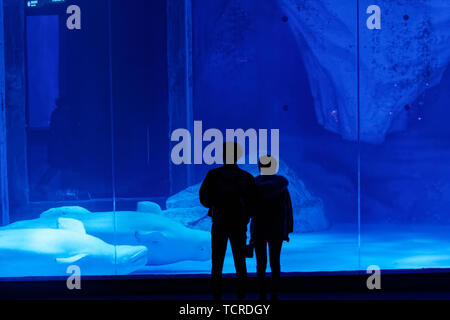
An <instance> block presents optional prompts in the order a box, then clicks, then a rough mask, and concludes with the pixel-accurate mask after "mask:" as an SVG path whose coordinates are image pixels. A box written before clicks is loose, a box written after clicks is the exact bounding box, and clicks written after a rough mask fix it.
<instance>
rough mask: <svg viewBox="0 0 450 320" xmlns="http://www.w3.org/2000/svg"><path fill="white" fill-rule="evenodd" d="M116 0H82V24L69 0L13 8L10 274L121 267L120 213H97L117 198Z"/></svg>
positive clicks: (1, 246)
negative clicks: (110, 6)
mask: <svg viewBox="0 0 450 320" xmlns="http://www.w3.org/2000/svg"><path fill="white" fill-rule="evenodd" d="M24 4H27V5H28V6H27V7H26V9H25V10H24ZM106 4H107V1H77V5H78V7H77V8H79V9H80V10H81V12H82V15H81V16H80V17H79V18H80V19H81V22H80V23H81V24H80V27H81V29H78V28H77V26H78V20H77V19H78V18H77V12H78V11H77V10H78V9H77V8H75V9H74V10H75V11H73V15H72V14H67V13H66V10H67V7H68V4H65V3H53V2H51V1H31V2H30V1H28V2H25V1H23V2H21V1H11V2H9V5H8V6H5V7H4V9H5V10H6V12H5V56H6V59H5V65H6V115H5V117H6V119H5V122H6V126H7V150H6V151H7V160H8V170H7V172H8V179H7V181H6V182H7V183H8V192H9V195H6V194H5V192H4V191H3V190H2V191H3V195H4V197H3V199H2V201H3V202H5V201H7V202H9V211H8V212H5V211H4V212H2V213H3V217H4V218H3V224H5V225H6V226H5V227H3V228H2V229H1V230H0V260H1V261H8V263H1V265H0V277H23V276H56V275H58V276H62V275H67V271H68V267H69V266H71V265H76V266H78V267H80V269H81V270H80V272H81V275H83V276H85V275H94V274H95V275H106V274H114V273H115V260H116V255H115V252H116V250H115V247H114V246H113V245H112V242H113V241H112V239H113V235H114V219H113V216H112V215H111V214H110V215H109V216H97V215H94V214H93V212H102V211H109V212H112V207H113V206H112V205H113V201H112V179H111V172H112V167H111V134H110V131H111V127H110V101H109V95H110V93H109V92H110V88H109V42H108V15H107V14H108V10H106V8H107V7H106ZM71 16H72V17H71ZM69 27H70V28H69ZM2 61H3V60H2ZM25 97H26V98H25ZM3 151H4V150H3ZM3 165H4V164H3ZM3 185H4V184H2V186H3ZM84 232H86V233H87V234H88V235H87V236H86V235H85V234H84ZM72 271H73V270H72Z"/></svg>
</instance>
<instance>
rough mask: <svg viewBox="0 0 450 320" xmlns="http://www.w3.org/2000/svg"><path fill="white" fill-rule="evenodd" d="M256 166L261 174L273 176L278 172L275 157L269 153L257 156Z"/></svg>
mask: <svg viewBox="0 0 450 320" xmlns="http://www.w3.org/2000/svg"><path fill="white" fill-rule="evenodd" d="M258 168H259V172H260V173H261V175H262V176H273V175H275V174H277V172H278V163H277V159H275V158H274V157H272V156H270V155H267V156H262V157H260V158H259V161H258Z"/></svg>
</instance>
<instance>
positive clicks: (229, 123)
mask: <svg viewBox="0 0 450 320" xmlns="http://www.w3.org/2000/svg"><path fill="white" fill-rule="evenodd" d="M171 3H172V1H167V2H166V1H147V2H143V1H137V0H131V1H127V2H126V4H124V3H123V2H121V1H112V2H111V6H108V1H106V0H99V1H95V3H93V1H87V0H80V1H79V6H80V8H81V9H82V13H83V14H82V18H81V19H82V21H81V23H82V24H81V26H82V27H81V30H68V29H67V27H66V23H65V22H66V18H67V14H66V12H65V9H66V8H65V5H64V4H57V5H51V4H49V5H48V6H44V7H39V8H28V9H27V11H26V15H27V17H26V18H25V21H26V24H27V29H26V30H27V33H26V34H23V33H22V34H21V33H20V32H19V31H17V32H16V31H15V32H14V33H11V32H10V33H9V34H13V36H11V38H7V39H6V40H7V41H6V44H5V56H6V60H5V61H6V70H7V72H10V74H9V75H10V76H9V77H7V78H6V79H7V86H6V95H7V101H6V109H7V110H8V108H11V110H13V108H15V109H14V110H16V113H12V112H10V113H9V112H7V114H6V118H5V121H6V122H7V123H8V131H7V132H11V133H9V134H8V133H7V136H6V137H7V142H8V145H7V149H0V152H5V154H6V152H7V156H8V163H7V164H6V170H7V172H8V179H6V180H5V179H4V180H5V181H6V182H7V183H8V188H7V191H8V192H2V195H3V199H2V200H3V204H5V203H6V204H8V206H9V210H6V209H5V208H6V207H5V206H4V207H3V209H2V220H1V221H0V224H1V225H3V228H0V258H1V259H2V263H3V261H8V263H7V265H4V266H3V267H2V268H1V272H0V277H7V276H18V277H20V276H34V275H36V276H41V275H45V276H47V275H48V276H52V275H64V274H66V267H67V265H66V264H64V263H63V264H61V263H60V261H61V260H57V259H59V258H63V259H69V260H68V261H67V260H64V261H66V262H72V263H73V264H80V265H82V268H84V271H83V270H82V272H86V273H87V274H98V275H111V274H124V273H130V274H171V273H176V274H185V273H208V272H209V271H210V265H211V261H210V260H209V259H208V258H204V257H202V258H201V259H200V257H201V255H202V254H205V251H204V250H209V248H203V247H204V243H205V240H204V239H205V237H207V236H208V231H209V227H210V221H208V220H203V221H202V222H201V223H200V224H196V225H192V222H193V221H196V220H198V219H199V218H201V217H202V216H203V215H204V214H205V209H204V208H203V209H202V208H201V207H200V205H199V202H198V199H197V198H196V193H195V192H190V190H192V189H190V188H191V187H192V186H194V189H195V186H198V184H199V183H200V182H201V181H202V179H203V178H204V177H205V175H206V173H207V171H208V170H210V169H212V168H214V167H216V166H217V165H216V164H215V165H207V164H205V163H204V161H203V162H202V163H201V164H181V165H177V164H175V163H173V162H172V160H171V152H172V150H173V148H174V147H175V145H176V144H177V142H174V141H171V140H170V137H171V135H172V133H173V132H174V131H175V130H177V129H186V130H188V131H189V132H190V134H191V138H192V140H191V143H192V161H194V154H195V153H196V152H195V149H194V143H195V139H196V138H195V137H196V135H195V133H194V130H193V128H194V121H201V122H202V125H203V128H202V129H203V133H205V132H206V131H207V130H208V129H217V130H218V131H220V132H221V133H222V134H223V135H225V132H226V130H227V129H243V130H244V131H245V130H252V129H254V130H255V132H258V131H259V130H260V129H262V130H268V132H269V137H270V132H271V130H275V129H277V130H279V159H280V161H281V162H282V166H280V170H281V171H280V172H281V174H283V175H285V176H286V177H287V178H288V179H289V180H290V182H291V185H290V191H291V195H293V199H294V209H295V212H294V214H295V222H294V223H295V225H296V229H295V234H293V235H292V237H291V242H289V243H286V244H285V246H284V248H283V252H282V271H285V272H303V271H305V272H306V271H307V272H310V271H353V270H365V269H366V268H367V267H368V266H369V265H378V266H379V267H380V268H382V269H400V270H404V269H416V268H448V267H449V266H450V258H449V257H450V253H449V252H448V250H447V248H450V246H448V244H449V242H450V236H449V232H448V230H449V229H448V227H449V226H450V215H449V212H450V200H449V199H450V182H449V180H450V179H449V178H450V169H449V166H448V163H449V161H450V126H449V125H448V121H449V117H450V109H449V108H448V101H449V100H450V90H449V89H450V68H449V61H450V51H449V49H448V41H449V40H450V29H449V27H448V26H449V25H450V10H448V9H450V8H449V4H448V3H446V1H445V0H431V1H428V2H427V3H420V4H417V5H414V6H413V5H410V4H406V3H404V2H402V1H388V0H386V1H380V2H379V4H378V6H379V7H380V10H381V29H368V28H367V24H366V20H367V19H368V18H369V17H370V14H367V13H366V9H367V7H368V6H369V5H370V3H368V2H367V1H363V0H360V1H352V2H346V3H345V4H344V3H342V4H333V3H330V2H329V1H319V0H308V1H298V0H279V1H273V2H272V1H268V2H264V3H261V2H258V3H256V2H254V3H253V2H246V1H239V0H218V1H208V2H207V3H205V2H204V1H200V0H192V3H191V4H192V7H191V8H187V10H184V8H179V7H176V6H175V7H173V6H171ZM357 4H358V8H359V14H358V17H357V15H356V13H357ZM10 10H14V8H13V9H10ZM177 10H179V11H177ZM189 13H190V15H189ZM6 14H7V13H6ZM184 14H188V16H186V17H184V18H183V19H181V17H183V15H184ZM58 16H59V19H58ZM186 21H188V22H189V21H191V23H192V24H189V23H187V24H185V22H186ZM2 25H3V24H0V26H2ZM189 26H191V27H192V30H191V32H192V33H189V32H186V31H185V28H188V29H189ZM19 29H20V28H16V29H15V30H19ZM3 32H5V34H7V33H8V32H9V30H3ZM20 40H22V41H23V40H25V43H26V46H25V47H24V48H22V49H23V52H22V55H21V54H20V52H19V53H18V51H20V48H19V49H14V50H13V49H12V48H13V43H16V42H20ZM186 45H187V47H186ZM186 52H188V53H191V55H189V54H187V55H186ZM21 57H22V58H21ZM24 57H26V59H25V58H24ZM21 59H22V60H21ZM20 67H22V69H21V68H20ZM17 70H24V74H22V76H23V77H24V78H25V77H26V79H27V86H26V87H27V88H26V89H25V86H24V88H23V91H22V92H19V93H17V92H16V91H11V92H10V94H8V90H19V89H17V86H14V85H13V84H14V83H13V82H11V81H13V80H11V79H16V78H15V77H14V76H17V77H19V76H18V75H20V71H17ZM19 78H20V77H19ZM2 90H3V89H2ZM17 96H26V97H27V100H28V102H27V103H25V101H22V100H20V99H18V98H17ZM17 106H20V107H17ZM21 108H22V109H21ZM17 110H19V111H17ZM20 110H22V111H20ZM0 121H1V120H0ZM17 123H25V124H26V125H25V126H21V125H20V126H19V125H16V124H17ZM22 127H26V130H25V129H24V128H22ZM14 130H15V131H14ZM269 140H270V139H269ZM246 142H247V144H246V147H247V148H246V149H245V153H246V154H249V153H251V152H250V151H249V149H248V147H249V142H250V141H248V140H247V141H246ZM259 143H261V141H259ZM274 143H275V142H274V141H272V143H269V149H270V148H271V147H272V146H273V144H274ZM208 144H209V142H207V141H205V142H203V145H202V147H203V148H205V147H206V146H207V145H208ZM272 151H273V150H272ZM247 160H248V158H247ZM3 166H5V164H3ZM243 168H245V169H246V170H254V167H253V168H252V167H251V166H248V165H244V166H243ZM252 173H254V172H252ZM5 181H4V182H5ZM2 185H4V184H2ZM142 201H148V202H152V203H155V204H157V205H158V206H159V207H160V208H161V211H160V210H159V209H158V210H156V211H157V212H156V214H159V215H161V216H164V217H165V218H168V219H171V221H173V224H174V225H178V224H177V223H179V224H180V225H181V226H184V227H185V228H187V230H185V229H180V230H184V231H183V232H185V233H186V234H187V235H188V237H189V235H190V232H193V231H192V230H193V229H195V232H194V233H193V234H195V235H196V236H195V237H194V236H192V237H191V239H201V241H200V240H199V241H192V242H185V243H184V247H183V246H182V245H178V244H177V243H179V242H177V239H176V237H172V238H171V237H170V236H168V237H165V238H164V237H160V238H158V239H159V240H160V241H161V243H162V245H161V246H160V247H152V248H150V247H149V245H146V243H142V242H139V241H138V240H136V239H135V238H134V235H135V233H136V232H141V233H148V232H154V231H155V230H154V228H155V227H154V223H156V222H158V221H159V220H158V218H152V219H153V220H152V221H150V222H148V219H147V218H146V217H145V216H143V214H142V212H146V211H145V210H144V211H142V210H138V206H139V203H142ZM68 206H71V207H74V206H76V207H78V208H77V209H75V210H86V211H82V213H79V212H76V213H73V212H71V213H70V214H67V213H61V212H60V211H58V212H59V213H57V214H55V215H53V216H52V217H53V218H52V219H49V218H42V216H41V215H42V214H43V213H44V212H48V210H50V209H57V210H59V209H58V208H61V207H68ZM155 207H156V206H155ZM81 208H83V209H81ZM152 210H153V209H152ZM138 211H139V213H137V212H138ZM123 212H128V214H127V218H124V219H122V218H119V217H121V216H122V215H123V214H122V213H123ZM133 213H136V214H134V215H133ZM79 214H81V216H80V215H79ZM44 216H46V217H48V215H44ZM61 217H62V218H64V217H66V218H69V219H74V220H77V221H81V222H82V223H83V224H84V226H83V228H84V229H85V231H86V234H85V233H83V232H81V234H80V227H79V225H78V224H77V223H76V222H73V221H71V222H70V221H69V227H68V230H67V229H64V227H62V229H63V231H64V232H57V233H55V237H56V238H52V239H54V240H51V241H50V240H49V239H50V238H49V237H50V236H39V237H37V238H36V235H42V234H43V235H46V234H50V233H51V234H53V231H52V232H49V231H48V230H56V229H59V230H61V225H59V226H58V218H61ZM36 219H37V220H36ZM140 219H141V220H140ZM180 228H181V227H180ZM30 229H32V230H35V231H36V232H30V231H29V230H30ZM6 230H15V231H14V232H10V233H6ZM27 230H28V231H27ZM40 230H43V232H40ZM200 231H201V232H200ZM67 232H73V233H67ZM158 232H161V233H162V234H164V232H166V233H170V232H169V231H167V230H158ZM199 232H200V233H199ZM56 234H58V235H56ZM70 235H72V236H73V239H77V241H78V242H77V243H76V245H75V244H73V243H71V244H67V243H66V240H67V237H68V236H70ZM13 239H18V240H16V241H13ZM24 239H28V240H27V241H29V242H32V243H29V242H26V243H25V242H23V241H25V240H24ZM58 239H59V240H58ZM152 239H153V238H152ZM167 239H171V240H170V241H169V240H167ZM22 240H23V241H22ZM21 241H22V242H21ZM74 241H75V240H74ZM178 241H179V239H178ZM103 242H104V243H105V244H103ZM200 242H201V245H199V243H200ZM206 242H207V241H206ZM93 243H96V244H97V245H93ZM119 245H129V246H132V247H139V246H144V247H145V248H146V249H147V250H148V251H149V254H148V260H147V261H143V260H142V259H141V260H140V255H139V254H137V255H134V253H133V254H130V255H129V256H127V255H126V254H123V256H127V259H128V260H127V261H125V262H124V265H126V268H125V267H123V266H120V267H119V266H118V265H119V263H118V258H120V257H121V256H122V255H121V254H122V253H123V252H122V253H118V246H119ZM197 245H199V247H196V246H197ZM171 246H172V247H171ZM88 247H89V248H93V247H95V248H102V249H99V250H97V251H95V252H90V253H89V254H88V255H87V256H88V257H87V258H86V257H80V254H83V253H84V252H85V251H86V250H87V249H86V248H88ZM181 247H183V248H184V249H183V250H184V251H186V252H189V254H186V255H185V256H183V257H181V258H180V259H181V260H180V261H177V262H175V263H174V262H173V261H171V260H170V259H169V258H171V257H173V256H177V257H178V256H181V255H180V252H181V251H180V248H181ZM200 248H201V250H200ZM151 250H153V252H154V251H155V250H157V253H155V254H154V257H156V256H158V257H159V258H158V259H156V258H155V259H154V260H153V261H151V257H152V252H151ZM183 250H182V251H183ZM190 250H192V251H190ZM196 250H197V251H196ZM106 251H107V253H105V252H106ZM133 252H134V251H133ZM162 252H167V256H166V258H168V259H167V261H166V262H167V263H164V261H165V260H164V259H162V258H161V256H164V254H161V253H162ZM228 254H230V253H228ZM89 255H91V260H90V259H89ZM100 256H101V257H100ZM72 258H73V259H72ZM163 258H164V257H163ZM96 259H100V260H96ZM161 259H162V260H161ZM177 259H178V258H177ZM119 260H120V259H119ZM156 260H157V261H163V263H162V264H158V265H155V263H156V262H155V261H156ZM194 260H197V261H194ZM58 261H59V262H58ZM99 261H100V262H99ZM38 262H39V263H38ZM69 264H70V263H69ZM94 265H96V266H95V267H94ZM102 265H103V267H98V266H102ZM248 268H249V270H250V269H254V268H255V261H253V260H249V261H248ZM224 272H227V273H228V272H233V264H232V260H231V256H229V255H227V258H226V261H225V266H224Z"/></svg>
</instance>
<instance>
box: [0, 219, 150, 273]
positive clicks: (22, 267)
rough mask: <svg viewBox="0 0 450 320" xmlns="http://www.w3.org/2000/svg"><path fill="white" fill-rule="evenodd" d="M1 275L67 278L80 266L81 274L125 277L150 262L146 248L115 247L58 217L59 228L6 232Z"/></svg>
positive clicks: (0, 237) (0, 234) (1, 241)
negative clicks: (71, 267)
mask: <svg viewBox="0 0 450 320" xmlns="http://www.w3.org/2000/svg"><path fill="white" fill-rule="evenodd" d="M0 261H1V263H0V276H1V277H27V276H66V275H67V273H66V272H67V268H68V267H69V266H71V265H76V266H78V267H79V268H80V270H81V275H82V276H83V275H108V274H109V275H114V274H119V275H124V274H129V273H132V272H134V271H137V270H139V269H141V268H142V267H143V266H145V264H146V262H147V248H146V247H144V246H128V245H121V246H113V245H111V244H108V243H106V242H104V241H103V240H101V239H99V238H97V237H94V236H92V235H88V234H87V233H86V230H85V228H84V226H83V223H82V222H80V221H78V220H75V219H70V218H58V219H57V226H56V228H35V229H2V230H1V231H0Z"/></svg>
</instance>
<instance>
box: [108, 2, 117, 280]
mask: <svg viewBox="0 0 450 320" xmlns="http://www.w3.org/2000/svg"><path fill="white" fill-rule="evenodd" d="M111 1H112V0H108V55H109V112H110V134H111V184H112V186H111V187H112V190H111V191H112V199H113V201H112V204H113V225H114V235H113V239H114V240H113V241H114V243H113V246H114V274H115V275H117V239H116V236H117V234H116V230H117V226H116V174H115V167H116V165H115V161H114V154H115V148H114V101H113V63H112V62H113V57H112V5H111Z"/></svg>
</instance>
